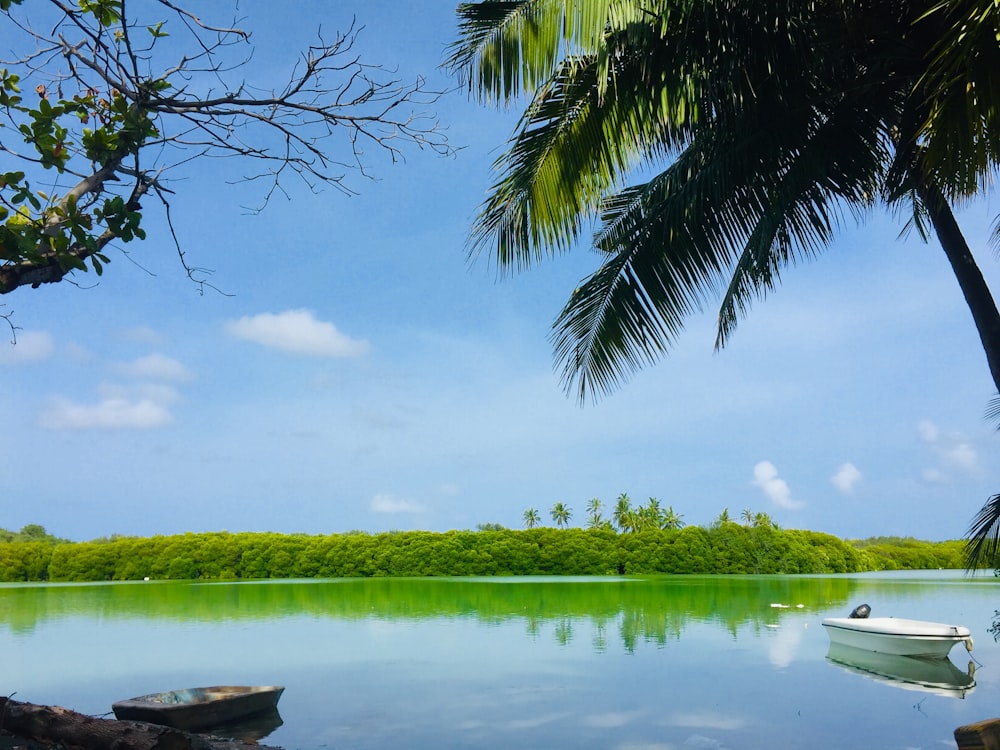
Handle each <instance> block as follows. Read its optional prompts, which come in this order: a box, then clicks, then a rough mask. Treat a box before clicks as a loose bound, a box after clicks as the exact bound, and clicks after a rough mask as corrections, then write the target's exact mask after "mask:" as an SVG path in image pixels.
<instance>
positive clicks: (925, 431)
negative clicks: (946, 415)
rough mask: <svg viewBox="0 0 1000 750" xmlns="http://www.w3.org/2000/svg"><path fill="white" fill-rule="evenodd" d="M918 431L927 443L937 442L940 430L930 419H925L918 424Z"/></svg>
mask: <svg viewBox="0 0 1000 750" xmlns="http://www.w3.org/2000/svg"><path fill="white" fill-rule="evenodd" d="M917 432H918V433H919V434H920V439H921V440H923V441H924V442H925V443H935V442H937V439H938V435H939V430H938V428H937V425H936V424H934V423H933V422H931V421H930V420H929V419H923V420H921V421H920V424H918V425H917Z"/></svg>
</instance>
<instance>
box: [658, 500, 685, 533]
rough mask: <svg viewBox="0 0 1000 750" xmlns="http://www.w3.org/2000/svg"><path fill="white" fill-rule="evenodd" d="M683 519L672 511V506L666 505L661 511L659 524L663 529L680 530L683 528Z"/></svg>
mask: <svg viewBox="0 0 1000 750" xmlns="http://www.w3.org/2000/svg"><path fill="white" fill-rule="evenodd" d="M682 518H684V516H682V515H681V514H680V513H678V512H677V511H675V510H674V506H673V505H668V506H667V509H666V510H665V511H663V516H662V521H661V522H660V523H661V525H662V527H663V528H664V529H682V528H684V521H682V520H681V519H682Z"/></svg>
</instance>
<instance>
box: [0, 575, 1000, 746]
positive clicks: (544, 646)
mask: <svg viewBox="0 0 1000 750" xmlns="http://www.w3.org/2000/svg"><path fill="white" fill-rule="evenodd" d="M998 594H1000V583H998V582H997V581H996V580H995V579H993V578H992V577H988V578H978V579H975V580H969V579H967V578H964V577H963V576H962V574H961V573H958V572H935V573H917V574H913V573H911V574H881V575H877V576H876V575H860V576H843V577H841V576H823V577H787V576H786V577H770V576H766V577H701V576H671V577H656V578H627V579H626V578H621V579H617V578H594V579H589V578H588V579H564V578H560V579H538V578H524V579H430V580H428V579H420V580H399V579H388V580H385V579H383V580H337V581H328V580H323V581H280V582H245V583H204V584H199V583H159V582H149V583H119V584H95V585H27V584H20V585H18V584H0V655H2V656H0V665H2V666H0V692H2V693H3V694H5V695H10V694H11V693H15V698H16V699H19V700H24V701H31V702H35V703H48V704H58V705H63V706H67V707H69V708H73V709H76V710H79V711H83V712H85V713H90V714H95V715H100V714H105V713H107V712H109V711H110V706H111V703H112V702H113V701H115V700H118V699H121V698H127V697H131V696H134V695H141V694H144V693H150V692H158V691H161V690H168V689H176V688H181V687H190V686H196V685H213V684H233V683H235V684H280V685H285V686H286V690H285V694H284V696H283V697H282V699H281V703H280V706H279V708H280V711H281V717H282V719H283V721H284V723H283V725H282V726H280V727H279V728H278V729H276V730H275V731H274V732H273V733H272V734H270V735H269V736H268V737H267V738H266V739H265V740H264V742H266V743H267V744H270V745H279V746H281V747H284V748H289V750H292V749H295V748H302V749H303V750H312V749H313V748H344V749H348V748H363V749H371V750H390V749H391V750H398V749H399V748H407V749H408V750H422V749H424V748H426V749H428V750H430V748H434V749H435V750H439V749H441V748H508V747H511V748H513V747H516V748H572V749H573V750H584V749H586V748H595V749H596V748H607V749H616V750H667V749H668V748H719V749H721V748H730V749H733V750H736V749H738V748H750V749H752V748H775V747H780V748H810V749H811V750H815V749H818V748H845V747H872V748H900V750H903V749H904V748H907V749H909V748H947V747H952V748H954V747H955V743H954V740H953V737H952V732H953V731H954V729H955V727H956V726H959V725H962V724H967V723H970V722H973V721H978V720H981V719H984V718H991V717H1000V646H998V645H997V644H996V643H995V642H994V641H993V638H992V636H991V635H990V634H989V632H988V628H989V626H990V625H991V624H992V621H993V614H994V610H995V609H997V608H1000V597H998ZM862 602H867V603H869V604H870V605H871V606H872V609H873V616H875V615H894V616H897V617H910V618H916V619H928V620H938V621H948V622H956V623H961V624H964V625H967V626H968V627H969V628H971V629H972V632H973V637H974V638H975V644H976V647H975V650H974V651H973V654H972V656H973V657H974V661H975V663H974V665H973V666H975V672H974V676H973V677H971V678H970V676H969V654H967V653H966V651H965V649H964V648H963V647H962V646H961V645H959V646H956V647H955V648H954V650H953V651H952V653H951V659H950V666H949V665H945V667H946V668H947V670H948V672H947V673H944V672H943V671H942V669H938V670H936V671H935V670H933V669H932V670H930V671H929V672H927V671H926V670H924V671H922V670H919V669H918V670H916V672H917V673H916V674H914V673H913V672H914V671H913V670H912V669H910V670H909V671H908V672H907V674H906V675H902V674H901V672H902V671H903V670H905V669H906V667H907V664H906V663H904V664H903V665H902V667H900V666H899V664H892V663H890V664H888V665H884V664H883V665H871V664H868V665H864V664H862V665H851V664H840V663H837V662H834V661H832V660H831V659H829V658H828V648H829V640H828V638H827V635H826V633H825V632H824V629H823V628H822V627H821V625H820V622H821V620H822V619H823V618H824V617H828V616H845V615H846V614H847V613H848V612H849V611H850V610H851V609H852V608H853V607H854V606H855V605H857V604H861V603H862ZM858 666H860V667H861V668H862V669H859V668H858ZM863 670H867V671H863ZM879 671H881V672H883V673H889V674H890V678H888V679H887V678H885V677H879V676H878V675H876V674H875V672H879ZM893 675H894V676H895V679H892V676H893ZM901 677H905V678H909V679H910V680H913V679H916V680H918V681H919V680H922V681H924V682H927V681H929V680H934V681H938V682H940V681H942V680H943V681H944V682H945V683H948V684H951V685H953V686H954V689H948V690H937V691H930V690H928V689H926V688H921V686H919V685H917V684H914V683H913V682H906V681H904V680H903V679H900V678H901ZM973 681H974V683H975V684H974V686H972V687H966V688H965V689H960V686H962V685H966V686H967V685H969V684H971V683H972V682H973Z"/></svg>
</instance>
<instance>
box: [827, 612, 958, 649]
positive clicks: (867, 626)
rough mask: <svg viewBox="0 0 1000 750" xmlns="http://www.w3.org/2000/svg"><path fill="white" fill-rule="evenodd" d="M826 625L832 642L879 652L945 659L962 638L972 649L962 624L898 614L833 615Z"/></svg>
mask: <svg viewBox="0 0 1000 750" xmlns="http://www.w3.org/2000/svg"><path fill="white" fill-rule="evenodd" d="M823 627H825V628H826V632H827V634H828V635H829V636H830V642H831V643H837V644H840V645H842V646H850V647H851V648H856V649H860V650H862V651H875V652H877V653H880V654H895V655H896V656H917V657H921V658H924V659H945V658H947V656H948V653H949V652H950V651H951V649H952V648H953V647H954V645H955V644H956V643H962V642H964V643H965V644H966V647H967V648H968V649H969V650H970V651H971V650H972V638H971V634H970V633H969V629H968V628H966V627H963V626H961V625H946V624H944V623H938V622H926V621H924V620H904V619H901V618H896V617H871V618H867V619H861V618H849V617H830V618H827V619H826V620H823Z"/></svg>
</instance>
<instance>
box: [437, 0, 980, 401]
mask: <svg viewBox="0 0 1000 750" xmlns="http://www.w3.org/2000/svg"><path fill="white" fill-rule="evenodd" d="M956 5H957V6H960V7H959V9H958V10H957V11H955V9H954V6H956ZM980 6H981V7H982V9H983V10H984V12H992V16H989V17H988V19H987V22H986V23H984V24H982V25H983V28H984V29H985V30H986V31H989V29H990V24H989V22H990V21H991V20H995V19H996V16H997V15H998V14H1000V11H991V9H992V7H993V6H992V4H991V3H990V2H988V1H987V0H959V2H954V0H950V1H949V2H943V0H915V1H913V2H900V1H899V0H875V1H873V2H867V3H860V2H856V3H851V2H838V3H802V2H798V1H796V0H758V2H754V3H718V2H714V0H712V1H710V0H684V2H681V1H680V0H633V1H632V2H629V1H628V0H623V1H622V2H616V3H608V2H607V0H579V2H575V3H553V2H549V0H509V1H507V0H505V1H503V2H501V1H500V0H481V1H480V2H477V3H468V4H463V5H461V6H459V9H458V13H459V18H460V30H459V39H458V41H457V42H455V44H454V45H453V46H452V48H451V56H450V58H449V60H448V64H449V66H450V67H451V68H452V69H453V70H455V71H456V72H458V73H459V74H460V75H461V76H464V78H465V79H466V81H467V82H468V85H469V88H470V91H471V93H472V94H473V95H474V96H476V97H478V98H480V99H481V100H484V101H488V102H492V101H499V102H504V103H509V102H511V101H512V100H513V99H514V98H515V97H517V96H519V95H521V94H522V93H527V94H529V95H532V96H533V99H532V100H531V102H530V103H529V104H528V106H527V108H526V109H525V112H524V115H523V116H522V118H521V121H520V123H519V126H518V130H517V132H515V134H514V135H513V136H512V138H511V140H510V142H509V148H508V150H507V151H506V153H504V154H502V155H501V156H500V157H499V159H498V160H497V162H496V164H495V166H496V168H497V170H498V171H499V172H500V178H499V180H498V181H497V182H496V183H495V184H494V186H493V187H492V189H491V192H490V194H489V196H488V198H487V200H486V202H485V203H484V204H483V207H482V209H481V212H480V214H479V216H478V217H477V219H476V223H475V226H474V228H473V232H472V236H471V246H472V250H473V252H474V253H476V252H479V251H482V250H487V249H488V250H489V251H490V253H491V255H493V257H494V259H495V261H496V263H497V265H498V266H499V267H500V268H501V269H502V270H511V269H517V268H521V267H526V266H529V265H531V264H532V263H534V262H537V261H538V260H539V259H541V258H542V257H544V256H545V255H546V254H551V253H556V252H559V251H562V250H566V249H569V248H570V247H571V246H573V245H574V244H575V243H576V242H577V240H578V238H579V235H580V233H581V232H582V231H583V225H584V222H585V221H587V220H589V219H591V218H594V217H597V218H599V220H600V228H599V231H598V232H597V234H596V236H595V237H594V245H595V248H596V249H597V250H598V251H599V252H600V253H601V254H602V256H603V257H604V263H603V265H602V266H601V268H599V269H598V271H597V272H595V273H594V274H593V275H592V276H591V277H589V278H588V279H587V280H585V281H584V283H583V284H582V285H580V287H579V288H578V289H577V290H576V291H575V292H574V293H573V295H572V296H571V297H570V300H569V302H568V303H567V305H566V307H565V308H564V309H563V312H562V314H561V315H560V316H559V318H558V319H557V321H556V324H555V326H556V330H555V333H554V340H555V345H556V354H557V357H558V358H559V359H560V360H561V361H562V363H563V375H564V382H565V383H566V386H567V388H568V389H569V390H577V391H578V393H579V396H580V398H586V397H587V396H588V395H593V393H594V392H595V391H597V392H606V391H608V390H611V389H612V388H613V387H615V386H616V385H618V384H619V383H620V381H621V380H623V379H624V378H625V377H626V376H627V375H628V374H630V373H631V372H633V371H635V370H636V369H638V368H640V367H641V366H642V365H643V364H646V363H650V362H653V361H656V360H658V359H659V358H660V357H661V356H662V354H663V353H664V352H665V351H666V350H667V349H668V348H669V347H670V346H671V345H672V344H673V342H674V340H675V338H676V336H677V335H678V333H679V331H680V329H681V327H682V326H683V322H684V320H685V319H686V318H687V317H688V316H689V315H690V314H691V313H693V312H697V311H699V310H700V309H701V307H702V305H703V303H704V302H705V301H706V300H707V299H709V298H710V297H711V296H713V294H714V293H716V291H717V290H719V289H721V290H722V291H723V295H722V301H721V307H720V310H719V321H718V332H717V339H716V343H717V345H718V346H719V347H722V346H723V345H724V344H725V342H726V340H727V339H728V337H729V336H730V335H731V334H732V332H733V330H734V328H735V326H736V323H737V320H738V318H739V317H740V316H741V315H742V314H744V313H745V312H746V311H747V309H748V307H749V305H750V303H751V302H752V301H753V299H754V298H755V297H760V296H763V295H764V294H765V293H766V292H767V291H768V290H770V289H772V288H773V287H774V286H775V285H776V283H777V281H778V277H779V273H780V271H781V270H783V269H784V268H787V267H788V266H789V265H791V264H793V263H794V262H796V261H797V260H799V259H801V258H804V257H809V256H812V255H814V254H816V253H818V252H820V251H821V250H823V249H824V248H825V247H826V246H827V245H828V244H829V243H830V242H831V241H832V239H833V236H834V229H835V227H836V225H837V223H838V221H839V219H840V216H841V214H842V213H843V212H844V210H845V209H846V210H848V211H850V212H851V213H853V214H854V215H855V216H856V217H858V218H859V219H860V218H863V217H864V216H866V215H867V214H868V213H870V210H871V208H872V207H873V205H874V204H875V203H876V201H881V202H883V203H885V204H887V205H889V206H891V207H905V206H908V207H909V212H910V213H911V214H912V216H913V222H914V226H915V227H916V228H917V229H918V230H919V231H921V233H923V234H926V233H927V229H928V223H929V225H930V227H932V228H933V229H934V231H935V232H936V234H937V235H938V238H939V240H940V242H941V244H942V248H943V249H944V251H945V253H946V255H947V256H948V259H949V261H950V262H951V264H952V266H953V269H954V272H955V274H956V277H957V278H958V280H959V283H960V285H961V287H962V290H963V292H964V294H965V297H966V300H967V302H968V304H969V308H970V310H971V311H972V314H973V317H974V319H975V322H976V325H977V327H978V329H979V333H980V337H981V339H982V342H983V346H984V349H985V351H986V354H987V360H988V363H989V366H990V371H991V373H992V375H993V378H994V381H995V383H996V385H997V388H998V390H1000V313H998V311H997V308H996V305H995V303H994V301H993V299H992V296H991V294H990V291H989V288H988V287H987V286H986V283H985V281H984V280H983V278H982V274H981V273H980V272H979V269H978V266H977V265H976V263H975V260H974V258H973V257H972V255H971V252H970V251H969V248H968V246H967V244H966V243H965V240H964V238H963V237H962V234H961V232H960V231H959V230H958V226H957V224H955V222H954V217H953V216H952V214H951V210H950V202H952V201H954V200H962V199H963V198H968V197H970V196H973V195H976V194H977V193H978V192H979V191H980V190H981V188H982V185H984V184H987V183H988V181H989V178H990V177H991V176H992V174H993V172H994V170H995V169H996V168H997V166H998V165H1000V156H998V155H1000V128H996V129H993V130H987V129H985V128H984V127H983V124H982V120H983V117H987V116H988V118H989V119H988V120H987V122H989V123H995V121H996V120H997V118H998V115H997V114H996V111H995V110H996V109H997V107H996V102H995V99H994V94H993V92H995V91H1000V65H998V66H996V67H995V68H991V69H989V70H984V69H983V67H982V66H981V65H980V63H979V61H978V60H979V59H982V58H978V59H977V58H976V57H961V56H956V55H954V54H950V53H949V49H948V48H947V44H948V43H949V42H951V41H955V39H957V38H961V37H962V34H963V33H964V32H963V29H964V25H963V24H965V17H964V15H963V13H964V12H965V10H969V9H973V10H975V9H977V8H980ZM963 9H964V10H963ZM949 24H950V25H949ZM990 33H993V34H994V36H993V41H992V42H990V37H989V34H982V35H980V36H979V37H977V39H978V40H979V44H980V46H981V47H982V48H984V49H986V50H987V51H988V52H991V54H990V55H989V59H995V58H997V57H998V55H997V53H996V50H995V47H996V42H995V29H993V31H992V32H990ZM991 45H992V46H991ZM776 73H777V74H776ZM956 81H958V84H960V85H964V86H966V87H968V86H973V89H972V93H971V94H969V93H968V92H966V91H965V90H964V89H962V90H959V89H958V88H957V87H956V83H955V82H956ZM977 86H978V88H976V87H977ZM956 98H958V99H959V104H964V108H963V107H961V106H957V105H955V106H951V107H950V108H947V112H946V113H945V114H941V111H942V110H943V109H945V108H944V104H948V103H951V102H952V100H954V99H956ZM973 105H974V106H973ZM984 113H985V114H984ZM953 133H959V134H960V136H961V137H959V136H955V135H952V134H953ZM956 141H957V145H956V144H955V142H956ZM956 151H957V152H958V153H960V154H963V155H964V157H963V158H961V159H956V158H954V156H953V154H954V153H955V152H956ZM973 157H975V158H973ZM664 164H666V167H665V168H663V165H664ZM637 165H639V166H641V167H644V168H645V169H646V170H657V169H661V168H662V171H660V172H659V173H658V174H656V175H655V176H654V177H653V178H652V179H651V180H649V181H648V182H645V183H641V184H636V185H633V186H631V187H627V188H624V189H622V188H620V187H619V186H620V185H621V184H622V183H623V181H624V180H625V179H626V178H627V175H628V173H629V171H630V170H632V169H633V168H634V167H635V166H637Z"/></svg>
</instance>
